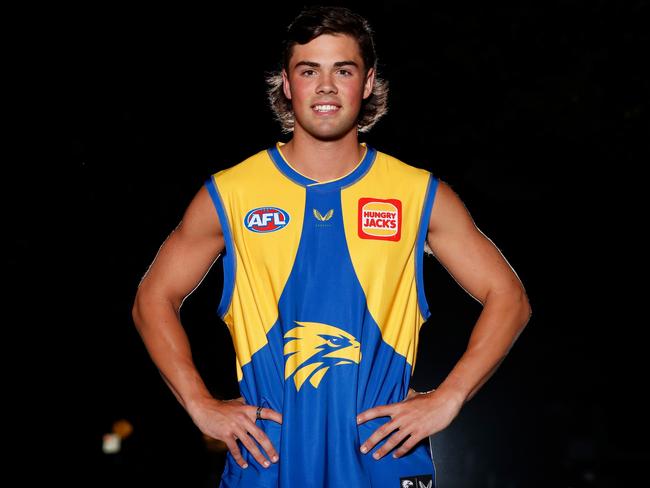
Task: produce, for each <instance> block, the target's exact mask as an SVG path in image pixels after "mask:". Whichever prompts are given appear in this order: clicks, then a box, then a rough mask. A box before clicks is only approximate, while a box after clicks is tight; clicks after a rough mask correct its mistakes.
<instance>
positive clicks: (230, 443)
mask: <svg viewBox="0 0 650 488" xmlns="http://www.w3.org/2000/svg"><path fill="white" fill-rule="evenodd" d="M224 442H225V443H226V446H227V447H228V450H229V451H230V454H232V457H233V458H234V459H235V462H236V463H237V464H239V465H240V466H241V467H242V468H248V463H246V461H245V460H244V458H243V457H242V455H241V451H240V450H239V446H238V445H237V437H236V436H234V437H233V438H232V440H228V439H226V440H225V441H224Z"/></svg>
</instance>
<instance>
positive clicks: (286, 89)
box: [282, 69, 291, 100]
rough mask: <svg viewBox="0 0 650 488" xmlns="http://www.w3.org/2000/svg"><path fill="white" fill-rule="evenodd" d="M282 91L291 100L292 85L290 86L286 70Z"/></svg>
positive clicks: (283, 73)
mask: <svg viewBox="0 0 650 488" xmlns="http://www.w3.org/2000/svg"><path fill="white" fill-rule="evenodd" d="M282 91H283V92H284V96H285V97H287V99H289V100H291V85H290V84H289V77H288V76H287V72H286V71H285V70H284V69H282Z"/></svg>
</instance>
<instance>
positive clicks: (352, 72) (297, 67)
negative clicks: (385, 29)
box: [282, 34, 375, 140]
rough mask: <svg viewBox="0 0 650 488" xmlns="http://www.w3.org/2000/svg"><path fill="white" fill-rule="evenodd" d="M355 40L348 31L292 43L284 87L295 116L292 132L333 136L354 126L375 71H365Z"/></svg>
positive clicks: (327, 138) (369, 89)
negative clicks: (344, 33)
mask: <svg viewBox="0 0 650 488" xmlns="http://www.w3.org/2000/svg"><path fill="white" fill-rule="evenodd" d="M364 72H365V69H364V64H363V59H362V58H361V52H360V50H359V45H358V43H357V41H356V40H355V39H354V38H353V37H350V36H348V35H329V34H323V35H321V36H318V37H317V38H315V39H313V40H311V41H310V42H308V43H307V44H303V45H300V44H296V45H295V46H294V47H293V53H292V55H291V59H290V60H289V72H288V73H287V72H286V71H284V70H283V71H282V79H283V90H284V94H285V96H286V97H287V98H288V99H290V100H291V103H292V106H293V112H294V115H295V126H294V134H296V133H298V132H300V131H304V132H306V133H308V134H310V135H311V136H312V137H314V138H316V139H320V140H337V139H340V138H342V137H344V136H345V135H347V134H349V133H350V132H351V131H355V133H356V130H357V118H358V116H359V111H360V110H361V102H362V100H363V99H365V98H368V97H369V96H370V94H371V93H372V87H373V83H374V76H375V75H374V70H373V69H372V68H371V69H370V70H368V74H367V75H365V73H364Z"/></svg>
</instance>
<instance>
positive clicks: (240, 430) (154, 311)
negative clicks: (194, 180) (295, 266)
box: [133, 187, 282, 467]
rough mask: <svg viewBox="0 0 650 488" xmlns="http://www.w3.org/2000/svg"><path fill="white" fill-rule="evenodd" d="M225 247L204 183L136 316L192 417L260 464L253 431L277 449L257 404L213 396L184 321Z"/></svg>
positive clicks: (143, 289) (142, 293)
mask: <svg viewBox="0 0 650 488" xmlns="http://www.w3.org/2000/svg"><path fill="white" fill-rule="evenodd" d="M224 247H225V242H224V236H223V232H222V229H221V225H220V223H219V218H218V214H217V211H216V209H215V207H214V204H213V203H212V200H211V198H210V194H209V193H208V191H207V189H206V188H205V187H202V188H201V190H199V192H198V193H197V194H196V196H195V197H194V199H193V200H192V202H191V203H190V205H189V206H188V208H187V210H186V211H185V214H184V215H183V219H182V221H181V223H180V224H179V225H178V226H177V227H176V229H175V230H174V231H173V232H172V233H171V234H170V235H169V237H168V238H167V239H166V240H165V242H164V243H163V245H162V246H161V248H160V250H159V251H158V254H157V255H156V258H155V259H154V261H153V263H152V264H151V266H150V267H149V270H148V271H147V273H146V274H145V276H144V277H143V279H142V281H141V282H140V285H139V287H138V291H137V293H136V297H135V303H134V305H133V321H134V322H135V326H136V328H137V330H138V332H139V334H140V336H141V337H142V340H143V341H144V344H145V346H146V348H147V351H148V352H149V355H150V356H151V359H152V360H153V362H154V363H155V364H156V366H157V367H158V370H159V371H160V374H161V375H162V377H163V379H164V380H165V382H166V383H167V385H168V386H169V388H170V389H171V390H172V392H173V393H174V395H175V396H176V398H177V399H178V401H179V402H180V403H181V405H183V407H184V408H185V409H186V410H187V412H188V413H189V414H190V416H191V417H192V420H193V421H194V422H195V423H196V425H197V426H198V427H199V428H200V429H201V431H202V432H203V433H204V434H206V435H209V436H211V437H214V438H215V439H220V440H223V441H224V442H225V443H226V445H227V446H228V448H229V449H230V451H231V453H232V454H233V456H234V458H235V459H236V460H237V462H238V463H239V464H240V465H241V466H242V467H246V466H245V464H246V463H245V461H244V459H243V458H242V456H241V454H240V451H239V448H238V446H237V442H236V439H240V440H241V442H242V443H243V444H244V445H245V446H246V447H247V448H248V449H249V451H250V452H251V454H253V456H254V457H255V459H257V461H258V462H259V463H260V464H263V463H264V462H266V459H265V458H264V456H263V455H262V454H261V453H260V451H259V449H258V448H257V446H256V445H255V444H254V442H253V439H252V437H251V436H250V435H252V436H253V437H255V438H256V439H257V440H258V442H259V443H260V444H261V445H262V447H263V448H264V449H265V450H266V452H267V453H268V454H269V457H271V458H273V457H274V456H276V455H277V452H276V450H275V449H274V448H273V446H272V445H271V442H270V441H269V439H268V437H267V436H266V434H265V433H264V432H263V431H262V430H261V429H259V428H258V427H257V426H256V425H255V417H256V407H255V406H248V405H245V403H244V401H243V398H239V399H236V400H229V401H219V400H216V399H215V398H213V397H212V396H211V395H210V393H209V391H208V389H207V388H206V386H205V383H204V382H203V380H202V379H201V376H200V375H199V372H198V371H197V369H196V367H195V365H194V362H193V360H192V353H191V349H190V344H189V341H188V338H187V334H186V333H185V330H184V328H183V326H182V324H181V321H180V308H181V305H182V304H183V301H184V300H185V298H186V297H187V296H188V295H190V294H191V293H192V291H193V290H194V289H195V288H196V287H197V286H198V285H199V284H200V283H201V281H202V280H203V278H204V277H205V275H206V273H207V272H208V270H209V269H210V267H211V266H212V264H213V263H214V262H215V260H216V259H217V258H218V257H219V255H220V253H221V252H222V251H223V250H224ZM263 414H264V417H263V418H267V419H271V420H275V421H276V422H280V423H281V422H282V416H281V414H279V413H278V412H274V411H273V410H271V409H269V408H264V409H263ZM249 433H250V435H249Z"/></svg>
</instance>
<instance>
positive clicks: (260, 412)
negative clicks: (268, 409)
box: [256, 407, 262, 420]
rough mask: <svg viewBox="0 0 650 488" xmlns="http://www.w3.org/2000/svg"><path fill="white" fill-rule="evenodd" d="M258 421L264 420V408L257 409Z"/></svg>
mask: <svg viewBox="0 0 650 488" xmlns="http://www.w3.org/2000/svg"><path fill="white" fill-rule="evenodd" d="M256 418H257V420H262V407H257V416H256Z"/></svg>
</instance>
